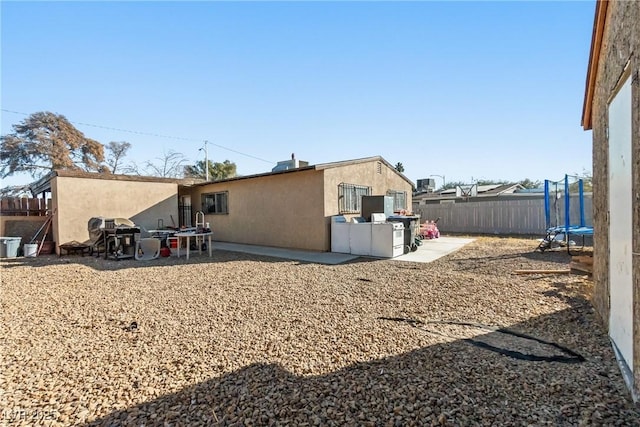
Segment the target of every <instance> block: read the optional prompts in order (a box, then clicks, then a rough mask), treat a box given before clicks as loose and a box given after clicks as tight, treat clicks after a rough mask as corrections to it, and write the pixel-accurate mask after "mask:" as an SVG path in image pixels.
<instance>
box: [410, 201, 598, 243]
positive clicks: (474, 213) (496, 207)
mask: <svg viewBox="0 0 640 427" xmlns="http://www.w3.org/2000/svg"><path fill="white" fill-rule="evenodd" d="M591 209H592V199H591V196H590V195H585V196H584V210H585V222H586V225H589V226H590V225H592V224H593V220H592V213H591V212H592V211H591ZM414 212H415V213H416V214H419V215H420V217H421V220H422V221H425V220H427V219H432V220H435V219H436V218H440V221H439V222H438V228H439V229H440V231H441V232H451V233H469V234H507V235H511V234H528V235H532V234H544V233H545V230H546V223H545V214H544V198H535V199H517V200H489V201H468V202H456V203H450V202H448V203H441V204H437V203H435V204H426V205H418V206H417V207H416V206H415V205H414ZM556 212H557V213H556ZM569 215H570V218H571V223H572V224H577V223H579V218H580V207H579V201H578V198H577V197H575V198H574V197H572V198H571V211H570V214H569ZM556 218H557V220H558V221H559V224H560V225H564V207H561V208H560V209H558V210H554V208H553V206H552V208H551V221H552V222H553V223H554V224H555V222H556Z"/></svg>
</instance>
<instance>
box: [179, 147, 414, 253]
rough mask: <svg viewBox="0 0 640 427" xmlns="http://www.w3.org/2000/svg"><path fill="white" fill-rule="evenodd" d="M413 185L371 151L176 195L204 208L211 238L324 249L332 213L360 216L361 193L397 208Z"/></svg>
mask: <svg viewBox="0 0 640 427" xmlns="http://www.w3.org/2000/svg"><path fill="white" fill-rule="evenodd" d="M412 188H413V183H412V182H411V181H410V180H409V179H408V178H406V177H405V176H404V175H403V174H401V173H399V172H398V171H396V170H395V168H394V167H393V166H392V165H391V164H390V163H389V162H387V161H386V160H384V159H383V158H382V157H380V156H375V157H367V158H363V159H356V160H346V161H340V162H335V163H323V164H317V165H310V166H301V167H298V168H291V169H285V170H279V171H275V172H269V173H263V174H257V175H250V176H241V177H236V178H230V179H226V180H223V181H216V182H211V183H202V184H196V185H193V186H189V187H186V186H183V187H181V190H180V196H181V197H187V198H190V199H191V202H192V206H193V209H194V210H195V211H197V210H199V209H200V210H202V211H203V212H204V214H205V222H209V223H210V224H211V226H212V227H213V229H214V235H215V240H218V241H226V242H235V243H244V244H253V245H265V246H278V247H285V248H296V249H307V250H315V251H329V250H330V248H331V241H330V236H331V229H330V223H331V217H332V216H333V215H338V214H344V215H345V216H347V217H352V216H359V215H360V203H361V202H360V199H361V196H363V195H390V196H392V197H394V201H395V208H396V210H401V209H410V208H411V194H412Z"/></svg>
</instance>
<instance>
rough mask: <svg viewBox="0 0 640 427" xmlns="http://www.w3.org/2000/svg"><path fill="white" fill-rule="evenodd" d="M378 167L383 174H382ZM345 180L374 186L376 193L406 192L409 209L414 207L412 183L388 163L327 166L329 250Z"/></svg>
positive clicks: (326, 217) (376, 162)
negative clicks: (342, 184)
mask: <svg viewBox="0 0 640 427" xmlns="http://www.w3.org/2000/svg"><path fill="white" fill-rule="evenodd" d="M378 163H380V167H379V166H378ZM378 170H379V171H380V173H378ZM343 182H344V183H347V184H355V185H366V186H370V187H371V195H372V196H384V195H386V194H387V190H396V191H406V193H407V206H406V209H407V210H411V205H412V204H411V195H412V187H411V185H410V184H409V183H408V182H407V181H405V180H404V179H403V178H402V177H401V176H400V175H398V174H397V173H396V171H395V170H394V169H392V168H390V167H388V166H387V165H386V164H385V163H384V162H379V161H370V162H365V163H356V164H350V165H349V164H347V165H345V166H340V167H336V168H330V169H325V171H324V190H325V191H324V194H325V203H324V216H325V230H326V231H325V236H326V242H325V245H326V247H327V248H328V249H329V248H330V247H331V241H330V236H331V217H332V216H333V215H338V214H339V205H338V185H340V183H343ZM345 216H346V217H348V218H350V217H353V216H359V214H355V215H345ZM328 249H327V250H328Z"/></svg>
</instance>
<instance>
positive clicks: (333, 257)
mask: <svg viewBox="0 0 640 427" xmlns="http://www.w3.org/2000/svg"><path fill="white" fill-rule="evenodd" d="M473 240H474V239H466V238H460V237H440V238H439V239H434V240H425V241H423V244H422V246H419V247H418V250H417V251H415V252H409V253H408V254H405V255H401V256H399V257H396V258H393V260H394V261H408V262H431V261H435V260H436V259H438V258H440V257H443V256H445V255H448V254H450V253H452V252H455V251H457V250H458V249H460V248H462V247H463V246H464V245H466V244H468V243H471V242H473ZM213 249H219V250H224V251H231V252H243V253H248V254H253V255H263V256H270V257H275V258H284V259H290V260H296V261H306V262H314V263H318V264H329V265H335V264H342V263H344V262H347V261H351V260H354V259H356V258H359V256H357V255H350V254H340V253H335V252H313V251H303V250H295V249H284V248H274V247H270V246H256V245H243V244H240V243H227V242H214V243H213ZM364 258H369V257H364ZM369 259H371V260H377V259H384V258H369Z"/></svg>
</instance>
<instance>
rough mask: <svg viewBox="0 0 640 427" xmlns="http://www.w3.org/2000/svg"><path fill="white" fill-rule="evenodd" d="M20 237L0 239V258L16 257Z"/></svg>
mask: <svg viewBox="0 0 640 427" xmlns="http://www.w3.org/2000/svg"><path fill="white" fill-rule="evenodd" d="M21 240H22V237H0V258H15V257H17V256H18V249H20V241H21Z"/></svg>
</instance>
